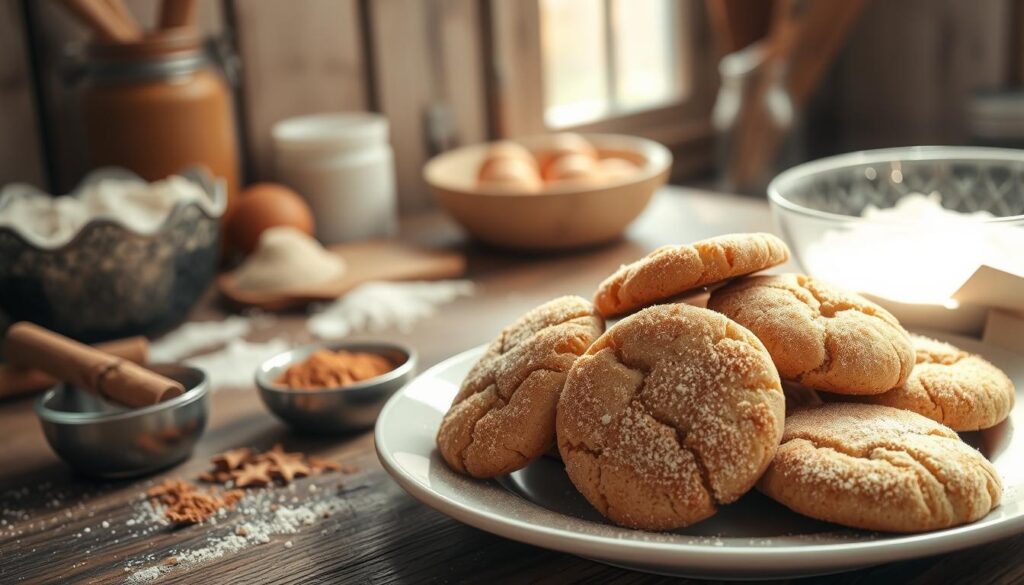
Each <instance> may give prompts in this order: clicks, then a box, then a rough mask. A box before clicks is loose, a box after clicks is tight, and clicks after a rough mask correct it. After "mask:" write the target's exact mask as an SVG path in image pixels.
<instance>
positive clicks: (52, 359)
mask: <svg viewBox="0 0 1024 585" xmlns="http://www.w3.org/2000/svg"><path fill="white" fill-rule="evenodd" d="M4 356H5V357H6V358H7V361H8V363H9V364H10V365H11V366H13V367H16V368H25V369H35V370H39V371H42V372H45V373H47V374H49V375H51V376H53V377H54V378H56V379H58V380H61V381H63V382H67V383H68V384H73V385H75V386H78V387H79V388H82V389H84V390H88V391H90V392H94V393H96V394H98V395H100V396H102V397H104V398H106V399H108V400H111V401H113V402H117V403H119V404H123V405H125V406H129V407H132V408H138V407H141V406H149V405H151V404H156V403H158V402H163V401H164V400H168V399H170V398H174V397H175V396H179V395H181V394H183V393H184V392H185V388H184V386H182V385H181V384H180V383H178V382H176V381H174V380H171V379H170V378H167V377H165V376H161V375H160V374H157V373H156V372H153V371H150V370H147V369H146V368H144V367H142V366H140V365H138V364H136V363H133V362H130V361H127V360H125V359H123V358H120V357H117V356H115V355H111V354H109V353H105V352H103V351H100V350H99V349H96V348H95V347H89V346H88V345H85V344H83V343H79V342H77V341H75V340H73V339H69V338H67V337H64V336H63V335H60V334H58V333H54V332H53V331H50V330H48V329H43V328H42V327H39V326H38V325H34V324H32V323H28V322H25V321H22V322H20V323H15V324H14V325H11V327H10V329H8V330H7V339H6V341H5V342H4Z"/></svg>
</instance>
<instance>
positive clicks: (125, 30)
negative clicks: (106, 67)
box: [61, 0, 141, 43]
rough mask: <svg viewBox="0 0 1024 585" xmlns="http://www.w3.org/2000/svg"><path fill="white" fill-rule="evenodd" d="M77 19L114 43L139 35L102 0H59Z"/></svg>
mask: <svg viewBox="0 0 1024 585" xmlns="http://www.w3.org/2000/svg"><path fill="white" fill-rule="evenodd" d="M61 1H62V2H63V3H64V6H66V7H67V8H68V9H69V10H70V11H71V12H73V13H74V15H75V16H77V17H78V19H79V20H81V21H82V22H84V23H85V24H86V25H88V26H89V27H91V28H92V29H93V30H94V31H95V32H96V34H97V35H99V37H100V39H102V40H104V41H109V42H115V43H130V42H132V41H137V40H138V39H139V38H140V36H141V35H139V34H138V33H137V32H133V31H132V30H131V27H130V26H126V25H125V24H124V23H123V22H121V19H120V18H118V16H117V15H116V14H115V13H114V12H113V11H112V9H111V8H110V5H108V4H106V3H105V2H103V0H61Z"/></svg>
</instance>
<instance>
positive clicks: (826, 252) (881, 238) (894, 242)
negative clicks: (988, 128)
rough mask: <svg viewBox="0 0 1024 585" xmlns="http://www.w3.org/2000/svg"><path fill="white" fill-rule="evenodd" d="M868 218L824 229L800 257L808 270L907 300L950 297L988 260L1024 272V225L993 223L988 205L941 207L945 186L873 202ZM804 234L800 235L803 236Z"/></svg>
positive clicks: (935, 300)
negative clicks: (883, 204) (886, 204)
mask: <svg viewBox="0 0 1024 585" xmlns="http://www.w3.org/2000/svg"><path fill="white" fill-rule="evenodd" d="M863 217H864V219H867V220H870V221H868V222H856V223H849V224H846V225H844V226H843V227H842V228H839V229H833V230H829V231H827V232H825V235H824V236H823V237H822V238H821V240H819V241H817V242H814V243H813V244H811V245H809V246H808V247H807V249H806V251H805V253H804V257H803V258H802V259H801V261H802V264H803V265H804V267H805V268H806V269H807V272H808V273H809V274H812V275H814V276H816V277H819V278H821V279H823V280H826V281H830V282H832V283H834V284H838V285H840V286H844V287H846V288H849V289H852V290H857V291H862V292H867V293H871V294H874V295H878V296H881V297H885V298H888V299H892V300H896V301H901V302H908V303H931V304H945V303H947V302H948V301H949V299H950V297H951V296H952V295H953V293H954V292H956V290H957V289H959V288H960V286H961V285H963V283H964V282H966V281H967V279H968V278H970V276H971V275H972V274H973V273H974V271H975V270H977V269H978V267H979V266H981V265H982V264H987V265H989V266H992V267H994V268H999V269H1001V270H1005V271H1007V272H1011V273H1013V274H1021V275H1024V255H1021V254H1020V253H1019V251H1020V250H1021V249H1024V229H1021V228H1019V227H1014V226H1008V225H1000V224H993V223H986V222H985V220H989V219H992V218H993V216H992V214H990V213H988V212H984V211H979V212H975V213H959V212H956V211H951V210H948V209H945V208H944V207H942V204H941V197H940V196H939V194H938V193H932V194H930V195H921V194H918V193H912V194H908V195H905V196H903V197H902V198H901V199H900V200H899V201H897V202H896V204H895V205H894V206H893V207H891V208H887V209H879V208H877V207H874V206H870V205H869V206H868V207H867V208H865V210H864V213H863ZM797 239H799V236H798V237H797Z"/></svg>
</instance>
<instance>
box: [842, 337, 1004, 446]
mask: <svg viewBox="0 0 1024 585" xmlns="http://www.w3.org/2000/svg"><path fill="white" fill-rule="evenodd" d="M910 339H911V342H912V343H913V345H914V351H915V353H916V364H915V365H914V370H913V371H912V372H911V373H910V378H908V379H907V381H906V383H905V384H903V385H902V386H900V387H898V388H895V389H893V390H890V391H888V392H884V393H882V394H876V395H874V396H861V397H858V398H857V401H858V402H867V403H870V404H882V405H885V406H893V407H896V408H902V409H905V410H912V411H914V412H916V413H918V414H921V415H924V416H926V417H928V418H930V419H932V420H934V421H938V422H940V423H942V424H944V425H946V426H948V427H950V428H951V429H953V430H954V431H977V430H979V429H987V428H989V427H994V426H995V425H997V424H999V423H1000V422H1002V421H1003V420H1004V419H1005V418H1006V417H1007V416H1009V414H1010V410H1012V409H1013V403H1014V398H1015V391H1014V387H1013V382H1012V381H1011V380H1010V378H1008V377H1007V376H1006V374H1004V373H1003V371H1002V370H1000V369H999V368H997V367H996V366H994V365H992V364H991V363H989V362H988V361H986V360H984V359H983V358H981V357H980V356H977V355H974V354H971V353H968V352H966V351H963V350H961V349H958V348H956V347H953V346H952V345H950V344H948V343H943V342H941V341H936V340H934V339H929V338H927V337H923V336H920V335H911V336H910Z"/></svg>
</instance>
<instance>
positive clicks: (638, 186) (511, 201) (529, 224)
mask: <svg viewBox="0 0 1024 585" xmlns="http://www.w3.org/2000/svg"><path fill="white" fill-rule="evenodd" d="M584 138H586V139H587V140H589V141H590V142H591V143H592V144H593V145H594V146H595V147H596V148H597V150H598V154H599V156H600V157H602V158H604V157H608V156H617V157H622V158H627V159H630V160H632V161H633V162H635V163H637V165H639V167H640V169H639V170H638V171H637V173H636V175H635V176H634V177H631V178H628V179H625V180H622V181H619V182H614V183H608V184H606V185H602V186H599V187H582V188H581V187H574V186H571V185H551V186H546V187H545V190H544V191H543V192H541V193H536V194H526V193H523V194H519V193H498V192H488V191H487V190H486V189H481V188H480V187H479V186H478V185H477V170H478V169H479V168H480V164H481V163H482V162H483V159H484V156H485V155H486V153H487V150H488V148H489V147H490V144H477V145H473V146H466V147H463V148H458V149H455V150H452V151H449V152H446V153H444V154H440V155H438V156H436V157H434V158H433V159H431V160H430V161H429V162H428V163H427V164H426V166H425V167H424V169H423V176H424V178H425V179H426V181H427V183H428V184H429V185H430V187H431V189H432V190H433V192H434V196H435V197H436V198H437V200H438V202H440V204H441V206H442V207H444V209H445V210H446V211H447V212H448V213H449V214H451V215H452V217H454V218H455V220H456V221H458V222H459V223H460V224H462V226H463V227H464V228H465V229H466V230H467V231H468V232H469V233H470V234H472V235H473V236H474V237H476V238H477V239H479V240H481V241H483V242H486V243H488V244H493V245H495V246H500V247H504V248H512V249H518V250H560V249H566V248H576V247H581V246H588V245H593V244H599V243H602V242H607V241H610V240H614V239H616V238H618V237H619V236H621V235H622V232H623V231H624V230H625V229H626V226H628V225H629V224H630V223H631V222H632V221H633V220H634V219H636V217H637V216H638V215H640V212H641V211H643V210H644V208H645V207H646V206H647V204H648V202H650V200H651V196H653V195H654V192H655V190H657V188H658V187H660V186H662V185H664V184H665V181H666V180H667V179H668V174H669V170H670V168H671V167H672V154H671V153H670V152H669V151H668V149H667V148H665V147H664V146H662V145H661V144H658V143H657V142H654V141H652V140H647V139H644V138H637V137H635V136H624V135H619V134H585V135H584ZM543 140H544V137H534V138H527V139H521V140H519V139H517V140H516V141H517V142H520V143H522V144H523V145H525V146H526V147H527V148H530V149H531V150H534V151H536V150H538V149H539V147H540V145H541V144H543Z"/></svg>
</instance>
